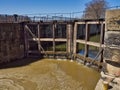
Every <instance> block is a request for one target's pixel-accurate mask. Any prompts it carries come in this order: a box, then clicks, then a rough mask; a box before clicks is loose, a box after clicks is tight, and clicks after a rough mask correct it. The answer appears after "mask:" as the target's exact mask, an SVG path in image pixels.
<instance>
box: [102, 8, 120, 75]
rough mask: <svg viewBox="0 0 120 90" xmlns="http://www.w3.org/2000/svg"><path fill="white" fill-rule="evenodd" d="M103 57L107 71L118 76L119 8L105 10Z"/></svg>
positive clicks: (119, 58) (119, 53)
mask: <svg viewBox="0 0 120 90" xmlns="http://www.w3.org/2000/svg"><path fill="white" fill-rule="evenodd" d="M104 58H105V62H106V63H107V67H106V68H107V71H108V73H109V74H112V75H115V76H120V9H117V10H108V11H106V29H105V52H104Z"/></svg>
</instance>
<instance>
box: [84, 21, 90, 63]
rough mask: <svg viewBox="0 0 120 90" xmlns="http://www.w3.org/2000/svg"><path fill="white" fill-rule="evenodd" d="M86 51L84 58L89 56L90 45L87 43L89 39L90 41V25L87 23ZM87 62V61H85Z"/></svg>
mask: <svg viewBox="0 0 120 90" xmlns="http://www.w3.org/2000/svg"><path fill="white" fill-rule="evenodd" d="M85 31H86V32H85V53H84V58H85V60H86V57H88V54H89V53H88V52H89V45H87V41H89V38H90V37H89V25H88V23H86V29H85ZM85 62H86V61H85ZM85 62H84V63H85Z"/></svg>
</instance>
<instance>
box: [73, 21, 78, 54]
mask: <svg viewBox="0 0 120 90" xmlns="http://www.w3.org/2000/svg"><path fill="white" fill-rule="evenodd" d="M76 39H77V23H76V22H75V25H74V36H73V42H74V43H73V54H76V49H77V43H76Z"/></svg>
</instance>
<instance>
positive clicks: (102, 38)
mask: <svg viewBox="0 0 120 90" xmlns="http://www.w3.org/2000/svg"><path fill="white" fill-rule="evenodd" d="M104 28H105V27H104V23H101V33H100V47H99V51H100V50H101V49H103V47H102V44H104ZM100 62H103V50H102V52H101V55H100Z"/></svg>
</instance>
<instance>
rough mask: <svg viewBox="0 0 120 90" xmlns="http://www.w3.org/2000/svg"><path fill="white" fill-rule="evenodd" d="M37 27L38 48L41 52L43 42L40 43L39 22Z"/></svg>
mask: <svg viewBox="0 0 120 90" xmlns="http://www.w3.org/2000/svg"><path fill="white" fill-rule="evenodd" d="M37 28H38V50H39V52H40V51H41V44H40V25H39V23H38V25H37Z"/></svg>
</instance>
